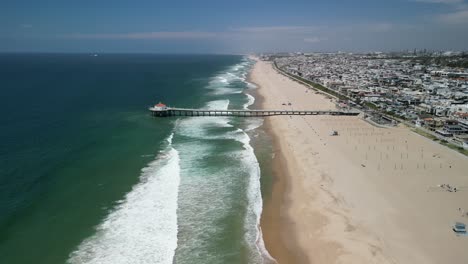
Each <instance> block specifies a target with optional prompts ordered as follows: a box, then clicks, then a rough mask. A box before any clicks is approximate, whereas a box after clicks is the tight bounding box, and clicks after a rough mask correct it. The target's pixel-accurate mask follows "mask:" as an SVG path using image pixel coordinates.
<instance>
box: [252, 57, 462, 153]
mask: <svg viewBox="0 0 468 264" xmlns="http://www.w3.org/2000/svg"><path fill="white" fill-rule="evenodd" d="M261 58H262V60H271V61H273V62H274V64H275V65H276V67H277V69H279V70H280V71H282V72H283V73H285V74H288V75H291V76H292V77H296V78H299V79H300V80H301V81H305V82H307V83H309V84H310V85H311V86H313V87H315V88H318V89H320V90H322V91H325V92H327V93H329V94H332V95H335V96H336V97H337V98H339V99H340V100H339V101H338V103H339V104H340V105H341V106H347V107H354V108H360V109H361V110H363V111H365V112H366V113H367V114H368V115H369V119H371V120H373V121H375V122H377V123H385V122H387V123H399V122H404V123H405V124H408V125H409V126H413V127H414V128H416V129H418V131H420V132H421V133H423V134H424V135H426V136H429V137H432V138H434V139H435V140H441V141H443V142H444V143H450V144H453V145H454V146H456V147H458V148H461V149H465V150H466V149H468V68H467V67H468V63H467V62H468V54H465V53H461V52H458V53H455V52H427V51H426V50H421V51H417V50H414V51H411V52H403V53H381V52H374V53H366V54H352V53H341V52H339V53H310V54H307V53H291V54H267V55H263V56H262V57H261Z"/></svg>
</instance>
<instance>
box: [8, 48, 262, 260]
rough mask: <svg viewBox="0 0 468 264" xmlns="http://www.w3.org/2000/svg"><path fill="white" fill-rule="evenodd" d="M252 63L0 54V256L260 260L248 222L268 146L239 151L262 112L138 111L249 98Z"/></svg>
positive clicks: (256, 208)
mask: <svg viewBox="0 0 468 264" xmlns="http://www.w3.org/2000/svg"><path fill="white" fill-rule="evenodd" d="M252 65H253V62H252V61H250V60H249V59H248V58H247V57H243V56H234V55H233V56H230V55H229V56H228V55H152V54H138V55H136V54H132V55H125V54H101V55H99V56H91V55H89V54H0V92H1V94H2V103H1V104H0V109H1V113H2V117H1V122H0V137H1V139H2V140H1V141H0V157H1V158H0V263H8V264H17V263H47V264H53V263H71V264H75V263H100V264H105V263H112V264H117V263H267V262H270V261H271V258H270V257H269V255H268V252H267V251H266V249H265V247H264V245H263V240H262V234H261V229H260V226H259V221H260V214H261V211H262V204H263V200H262V199H263V197H262V192H265V189H266V188H268V187H265V186H268V182H269V181H271V179H270V180H269V179H267V178H265V177H266V176H265V173H263V172H262V171H263V167H265V165H264V164H265V162H267V161H268V156H269V155H270V153H269V151H268V150H267V148H265V149H264V150H263V151H259V150H258V149H256V150H254V148H253V147H252V146H253V145H254V144H253V143H252V142H253V141H255V140H257V141H259V142H262V140H264V139H259V138H258V136H259V134H260V133H259V132H258V131H259V129H261V125H262V123H263V120H262V119H261V118H245V119H243V118H235V117H178V118H177V117H172V118H153V117H151V116H150V115H149V113H148V111H147V108H148V107H149V106H150V105H153V104H156V103H158V102H159V101H161V102H163V103H166V104H168V105H169V106H174V107H187V108H209V109H239V108H248V107H251V106H252V104H253V103H254V101H255V99H254V97H253V96H252V95H250V94H251V93H252V92H253V91H254V90H255V85H253V84H250V83H248V81H247V74H248V71H249V69H250V68H251V66H252ZM259 153H260V154H259ZM262 153H263V154H262ZM261 168H262V169H261Z"/></svg>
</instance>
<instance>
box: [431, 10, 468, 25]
mask: <svg viewBox="0 0 468 264" xmlns="http://www.w3.org/2000/svg"><path fill="white" fill-rule="evenodd" d="M438 20H439V21H441V22H443V23H445V24H468V10H461V11H457V12H453V13H449V14H442V15H439V17H438Z"/></svg>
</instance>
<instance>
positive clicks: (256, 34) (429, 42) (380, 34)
mask: <svg viewBox="0 0 468 264" xmlns="http://www.w3.org/2000/svg"><path fill="white" fill-rule="evenodd" d="M413 48H427V49H444V50H468V0H362V1H350V0H328V1H313V0H309V1H286V0H285V1H275V0H270V1H256V0H250V1H246V0H237V1H223V0H218V1H214V0H187V1H180V0H172V1H158V0H142V1H118V0H115V1H89V0H83V1H65V0H61V1H58V0H49V1H47V0H45V1H25V0H2V1H1V2H0V51H4V52H21V51H29V52H35V51H37V52H151V53H153V52H154V53H245V52H267V51H338V50H342V51H388V50H402V49H413Z"/></svg>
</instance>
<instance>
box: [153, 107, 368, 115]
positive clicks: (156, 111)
mask: <svg viewBox="0 0 468 264" xmlns="http://www.w3.org/2000/svg"><path fill="white" fill-rule="evenodd" d="M149 110H150V112H151V115H152V116H155V117H170V116H237V117H265V116H278V115H334V116H357V115H359V113H358V112H347V111H331V110H330V111H326V110H325V111H323V110H322V111H320V110H317V111H309V110H249V109H247V110H233V109H228V110H211V109H187V108H164V109H160V108H156V107H150V108H149Z"/></svg>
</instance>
